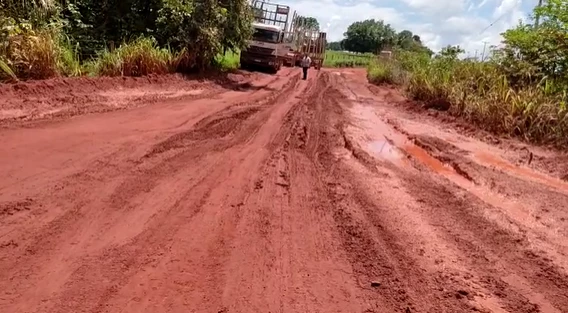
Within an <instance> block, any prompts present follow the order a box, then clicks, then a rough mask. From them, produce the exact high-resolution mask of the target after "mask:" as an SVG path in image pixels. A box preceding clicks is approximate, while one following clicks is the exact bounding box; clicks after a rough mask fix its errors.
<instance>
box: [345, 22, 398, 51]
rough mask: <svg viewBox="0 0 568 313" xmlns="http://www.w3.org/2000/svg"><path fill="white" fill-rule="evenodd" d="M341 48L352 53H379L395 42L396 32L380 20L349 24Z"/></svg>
mask: <svg viewBox="0 0 568 313" xmlns="http://www.w3.org/2000/svg"><path fill="white" fill-rule="evenodd" d="M344 36H345V39H344V41H343V47H345V49H347V50H349V51H353V52H361V53H365V52H372V53H376V52H380V50H382V49H383V48H385V46H390V45H392V44H394V42H395V36H396V32H395V30H394V29H393V28H392V27H391V26H390V25H389V24H385V23H384V22H383V21H382V20H378V21H377V20H375V19H370V20H365V21H362V22H355V23H353V24H351V25H350V26H349V27H348V28H347V31H346V32H345V34H344Z"/></svg>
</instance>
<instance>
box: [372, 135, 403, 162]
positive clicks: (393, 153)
mask: <svg viewBox="0 0 568 313" xmlns="http://www.w3.org/2000/svg"><path fill="white" fill-rule="evenodd" d="M367 148H368V150H370V151H372V152H373V154H374V155H375V156H378V157H381V158H384V159H387V160H391V161H399V160H402V159H403V158H404V154H402V153H401V152H400V151H399V150H398V148H396V147H395V146H393V145H392V144H391V143H390V142H389V141H388V140H386V139H385V140H376V141H371V142H369V143H368V144H367Z"/></svg>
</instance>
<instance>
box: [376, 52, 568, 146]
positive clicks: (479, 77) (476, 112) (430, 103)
mask: <svg viewBox="0 0 568 313" xmlns="http://www.w3.org/2000/svg"><path fill="white" fill-rule="evenodd" d="M392 66H393V65H392V64H389V63H385V62H382V61H376V62H373V64H372V65H371V66H369V70H368V77H369V81H371V82H374V83H379V82H387V83H399V84H401V85H402V87H403V89H404V90H405V91H406V93H407V95H408V96H409V97H410V98H412V99H415V100H418V101H420V102H422V103H424V104H425V105H426V106H427V107H431V108H436V109H440V110H447V111H448V112H449V113H450V114H452V115H454V116H459V117H462V118H464V119H465V120H467V121H469V122H471V123H473V124H475V125H477V126H479V127H480V128H483V129H485V130H488V131H491V132H494V133H498V134H506V135H511V136H517V137H521V138H523V139H525V140H527V141H531V142H536V143H545V144H555V145H558V146H565V145H566V144H568V115H567V113H568V110H567V109H568V108H567V103H566V101H567V100H568V99H567V95H566V93H552V92H549V91H548V90H550V89H551V88H550V87H549V86H548V87H547V84H546V83H544V84H541V85H532V86H525V87H520V88H519V87H514V86H512V85H511V84H510V82H509V81H508V80H507V76H506V75H505V74H504V73H503V72H502V71H501V69H500V67H499V66H498V65H497V64H495V63H491V62H471V61H460V60H454V59H444V58H440V59H432V60H427V61H426V62H425V61H424V59H419V58H407V59H402V60H398V61H397V63H396V66H397V67H398V68H400V69H404V71H405V72H407V73H408V79H406V80H399V79H397V78H396V76H395V73H396V71H393V70H392ZM548 84H551V82H549V83H548Z"/></svg>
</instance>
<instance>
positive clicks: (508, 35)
mask: <svg viewBox="0 0 568 313" xmlns="http://www.w3.org/2000/svg"><path fill="white" fill-rule="evenodd" d="M534 16H538V17H539V18H540V25H539V26H538V27H536V26H535V25H531V24H525V23H522V22H520V23H519V25H517V27H515V28H513V29H509V30H507V31H505V32H504V33H503V34H502V36H503V38H504V40H503V44H504V47H503V48H501V49H500V50H497V53H496V58H495V59H494V61H497V62H498V63H499V64H500V65H501V68H502V70H503V71H504V72H506V73H507V75H508V76H509V80H510V81H511V83H512V84H532V83H535V82H539V81H541V80H542V79H543V78H546V79H549V80H555V81H560V82H562V84H563V85H566V84H568V73H567V72H566V69H567V68H568V0H548V1H547V2H546V3H545V4H544V5H542V6H541V7H537V8H536V9H535V10H534Z"/></svg>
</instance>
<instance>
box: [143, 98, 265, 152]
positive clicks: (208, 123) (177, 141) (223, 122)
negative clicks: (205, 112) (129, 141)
mask: <svg viewBox="0 0 568 313" xmlns="http://www.w3.org/2000/svg"><path fill="white" fill-rule="evenodd" d="M260 110H261V108H260V107H250V108H244V109H239V110H236V111H234V110H233V111H232V112H230V113H228V112H227V113H225V114H224V115H221V116H216V115H214V116H213V117H206V118H205V119H203V120H201V121H199V122H198V123H197V124H196V125H195V128H193V129H191V130H189V131H186V132H181V133H177V134H175V135H173V136H171V137H169V138H167V139H166V140H164V141H162V142H160V143H158V144H156V145H155V146H154V147H153V148H152V149H151V150H150V151H149V152H148V153H147V154H146V155H145V156H144V158H150V157H152V156H155V155H158V154H161V153H164V152H167V151H170V150H174V149H180V148H184V147H187V146H190V145H191V144H194V143H196V142H198V141H203V140H211V139H221V138H224V137H227V136H229V135H230V134H232V133H233V132H235V131H236V130H237V128H238V127H239V125H240V124H242V122H243V121H245V120H246V119H248V118H250V117H251V116H252V115H254V114H256V113H258V112H259V111H260Z"/></svg>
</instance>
